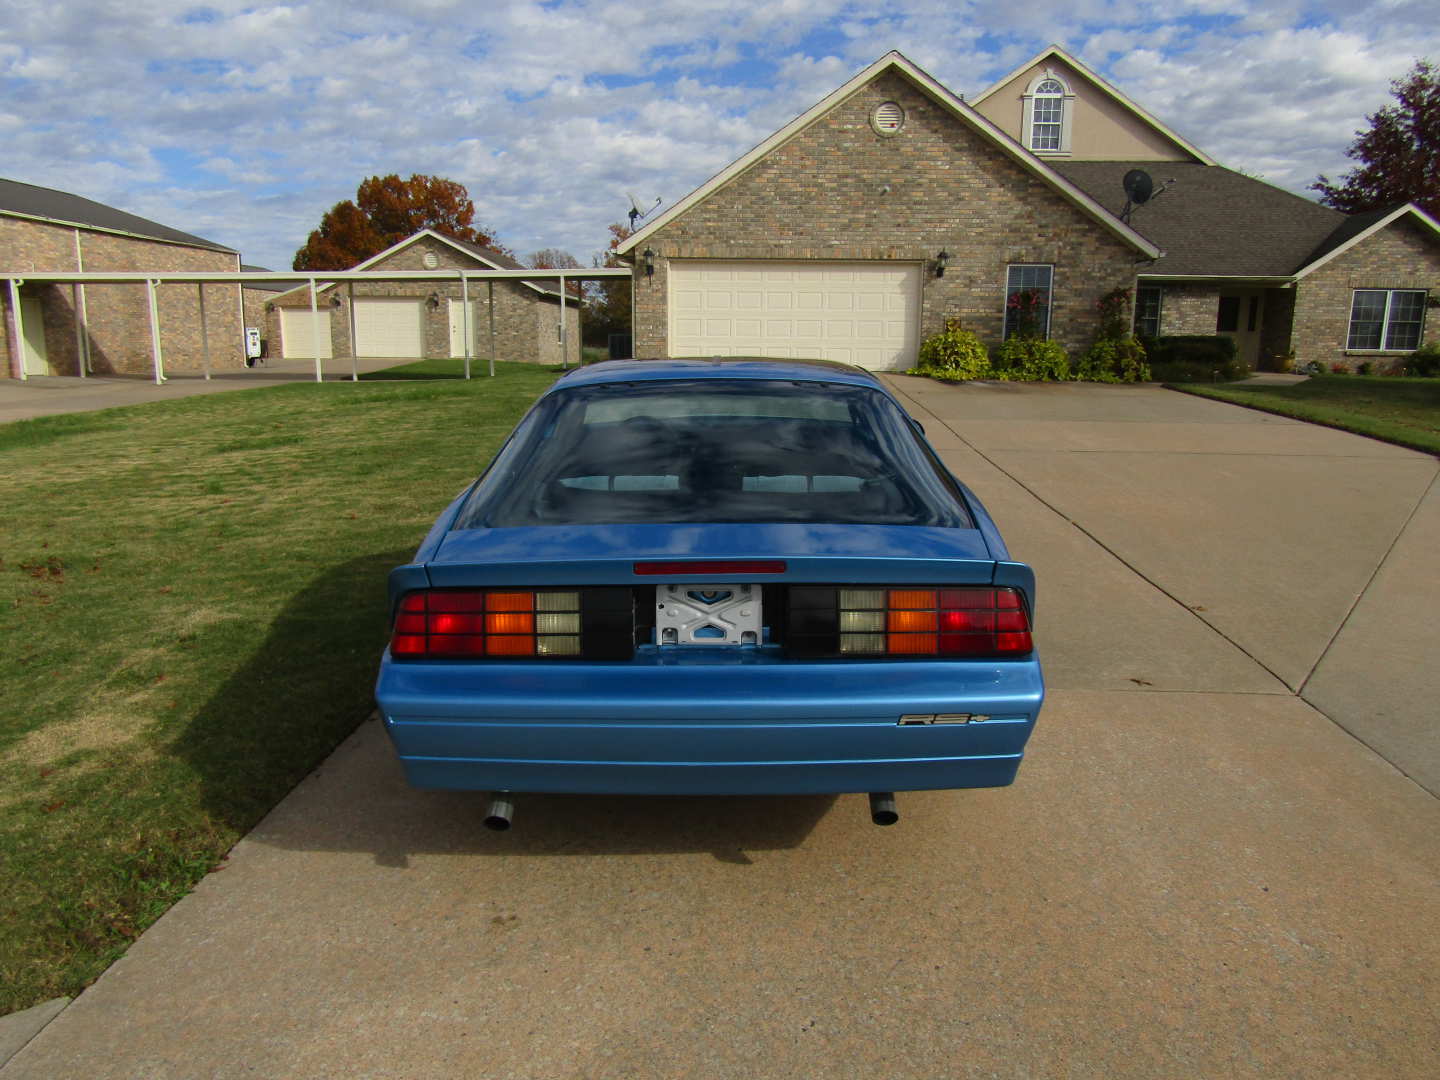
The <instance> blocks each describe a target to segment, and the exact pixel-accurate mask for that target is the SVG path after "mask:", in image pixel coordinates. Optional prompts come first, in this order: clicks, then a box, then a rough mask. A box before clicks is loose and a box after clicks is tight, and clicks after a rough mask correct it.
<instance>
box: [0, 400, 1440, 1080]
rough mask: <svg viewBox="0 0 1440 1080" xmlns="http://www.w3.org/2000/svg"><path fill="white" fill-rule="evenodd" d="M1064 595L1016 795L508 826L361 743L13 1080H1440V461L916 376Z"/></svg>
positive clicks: (1154, 404) (164, 926)
mask: <svg viewBox="0 0 1440 1080" xmlns="http://www.w3.org/2000/svg"><path fill="white" fill-rule="evenodd" d="M892 383H893V385H894V386H895V387H896V388H897V389H898V390H899V391H900V392H901V393H902V394H903V395H905V396H906V397H907V398H908V400H909V402H910V404H911V406H912V408H913V411H914V412H915V413H916V415H917V416H919V417H920V418H921V419H922V420H923V422H924V423H925V425H926V427H927V429H928V431H929V434H930V437H931V439H932V441H933V442H934V443H935V444H936V446H937V447H938V448H939V449H940V450H941V452H942V454H943V455H944V456H945V457H946V459H947V460H948V461H949V463H950V464H951V466H952V467H953V468H954V470H955V471H956V473H957V474H958V475H960V476H961V477H962V478H964V479H965V480H966V481H967V482H968V483H970V484H971V485H972V486H973V487H974V488H975V489H976V490H977V491H978V492H979V493H980V495H981V497H982V498H983V499H984V500H985V501H986V503H987V505H988V506H989V508H990V509H991V511H992V512H993V513H994V514H995V516H996V518H997V519H998V520H999V522H1000V524H1001V526H1002V528H1003V529H1004V531H1005V533H1006V535H1007V537H1008V538H1009V539H1010V540H1011V542H1012V543H1013V545H1014V554H1015V556H1016V557H1018V558H1022V559H1026V560H1028V561H1030V562H1032V563H1034V564H1035V566H1036V567H1037V569H1038V571H1039V573H1040V581H1041V593H1040V612H1039V614H1040V620H1041V621H1040V625H1039V636H1040V641H1041V643H1042V649H1043V652H1044V657H1045V662H1046V665H1047V671H1048V674H1049V679H1050V683H1051V687H1052V694H1051V697H1050V700H1049V703H1048V704H1047V706H1046V710H1045V712H1044V714H1043V715H1042V717H1041V721H1040V726H1039V728H1038V730H1037V733H1036V736H1035V738H1034V740H1033V742H1032V743H1031V752H1030V755H1029V756H1028V758H1027V761H1026V764H1025V765H1024V767H1023V768H1022V769H1021V772H1020V778H1019V780H1018V782H1017V783H1016V785H1015V786H1014V787H1011V788H1007V789H1000V790H991V791H961V792H932V793H917V794H909V795H902V796H901V798H900V810H901V814H902V818H901V822H900V824H899V825H898V826H896V827H895V828H892V829H884V830H882V829H877V828H875V827H874V826H872V825H870V824H869V822H868V819H867V816H866V813H865V801H864V798H863V797H862V796H842V797H839V798H834V799H831V798H792V799H763V800H754V801H749V802H741V801H736V800H722V799H693V800H683V799H667V800H642V799H614V798H540V797H534V798H525V799H522V800H521V802H520V804H519V808H518V815H517V818H516V827H515V829H514V830H513V831H511V832H510V833H507V834H491V833H487V832H484V831H483V830H482V829H481V828H480V827H479V819H480V816H481V814H482V812H483V798H482V797H480V796H468V795H461V794H447V793H423V792H415V791H410V790H408V789H406V787H405V786H404V784H403V782H402V781H401V778H400V775H399V772H398V769H397V767H396V765H395V763H394V761H393V759H392V757H391V754H390V752H389V749H388V747H387V745H386V743H385V740H384V736H383V733H382V732H381V730H380V728H379V725H378V724H377V723H375V722H373V721H372V722H368V723H365V724H364V725H362V727H361V728H360V729H359V731H358V732H357V733H356V734H355V736H354V737H353V738H351V739H350V740H349V741H348V742H347V743H345V744H344V745H343V746H342V747H341V748H340V749H339V750H338V751H337V752H336V754H335V755H334V756H333V757H332V758H331V759H330V760H329V761H328V762H326V763H325V765H324V766H323V767H321V768H320V769H319V770H318V771H317V772H316V773H315V774H314V775H313V776H311V777H310V778H309V779H308V780H306V781H305V782H304V783H302V784H301V785H300V786H299V787H298V788H297V789H296V790H295V791H294V792H293V793H292V794H291V795H290V796H289V797H288V798H287V799H286V800H285V801H284V802H283V803H282V804H281V805H280V806H279V807H278V808H277V809H276V810H275V811H274V812H273V813H272V814H271V815H270V816H269V817H268V818H266V820H265V821H264V822H263V823H262V824H261V825H260V827H259V828H257V829H256V830H255V832H254V833H253V834H252V835H251V836H249V837H248V838H247V839H245V840H244V841H243V842H242V843H241V844H239V845H238V846H237V847H236V849H235V851H234V852H233V854H232V856H231V858H230V859H229V861H228V863H227V865H226V867H225V868H224V869H223V870H222V871H220V872H217V873H215V874H212V875H210V877H208V878H207V879H206V880H205V881H204V882H202V883H201V885H200V887H199V888H198V889H197V890H196V891H195V893H194V894H193V895H191V896H190V897H188V898H187V899H185V900H184V901H182V902H181V903H180V904H179V905H177V906H176V907H175V908H174V909H173V910H172V911H171V912H170V913H169V914H168V915H166V916H165V917H164V918H163V919H162V920H161V921H160V922H159V923H158V924H156V926H155V927H153V928H152V929H151V930H150V931H149V932H148V933H146V934H145V935H144V936H143V937H142V938H141V939H140V940H139V941H138V942H137V943H136V944H135V945H134V947H133V948H132V949H131V950H130V952H129V953H128V955H126V956H125V957H124V958H123V959H122V960H120V961H119V962H118V963H117V964H115V966H114V967H113V968H112V969H111V970H110V971H109V972H107V973H106V974H105V975H104V976H103V977H102V978H101V979H100V980H99V982H97V983H96V984H95V986H94V987H92V988H91V989H90V990H88V991H86V992H85V993H84V994H83V995H82V996H81V997H80V998H78V999H77V1000H76V1001H75V1002H74V1003H73V1004H71V1005H70V1006H69V1007H68V1008H66V1009H65V1010H64V1011H63V1012H62V1013H61V1014H60V1015H59V1017H58V1018H57V1019H55V1020H54V1021H53V1022H51V1023H50V1024H49V1025H48V1026H47V1027H45V1028H44V1030H43V1031H41V1032H40V1034H39V1035H38V1036H37V1037H35V1038H34V1039H33V1040H32V1041H31V1042H30V1043H29V1044H28V1045H27V1046H26V1047H25V1048H24V1049H23V1050H21V1051H20V1053H19V1054H17V1055H16V1056H15V1057H14V1058H13V1059H12V1060H11V1061H10V1063H9V1064H8V1065H7V1066H5V1067H4V1068H3V1069H0V1080H21V1078H28V1077H44V1078H47V1080H53V1078H56V1077H82V1076H83V1077H120V1076H123V1077H146V1078H159V1077H193V1076H216V1077H230V1076H267V1077H282V1076H300V1077H328V1076H335V1077H341V1076H343V1077H352V1076H385V1077H390V1076H417V1077H419V1076H424V1077H436V1076H465V1077H473V1076H484V1077H537V1078H539V1077H544V1078H558V1077H672V1076H694V1077H705V1078H711V1077H770V1076H797V1077H806V1078H810V1077H837V1078H844V1080H853V1078H854V1077H856V1076H858V1075H870V1076H882V1077H949V1076H985V1077H991V1076H996V1077H1045V1076H1065V1077H1131V1076H1134V1077H1141V1076H1144V1077H1150V1076H1162V1077H1172V1076H1197V1077H1202V1076H1203V1077H1213V1076H1225V1077H1232V1076H1252V1077H1267V1078H1270V1077H1309V1076H1344V1077H1433V1076H1434V1075H1435V1074H1436V1061H1437V1060H1440V802H1437V799H1436V794H1437V793H1440V751H1437V736H1436V727H1437V722H1436V712H1437V710H1436V708H1435V704H1434V703H1435V701H1436V700H1437V697H1440V675H1437V668H1440V665H1437V664H1436V662H1435V661H1436V656H1437V649H1436V646H1437V644H1440V640H1437V634H1436V630H1435V619H1434V612H1435V611H1436V610H1437V606H1440V581H1437V572H1436V569H1435V567H1436V563H1435V558H1434V553H1435V551H1436V549H1437V545H1440V496H1437V493H1436V474H1437V462H1436V460H1435V459H1433V458H1430V457H1427V456H1424V455H1421V454H1415V453H1411V452H1408V451H1404V450H1399V449H1396V448H1394V447H1389V446H1385V445H1383V444H1380V443H1376V442H1371V441H1369V440H1365V439H1361V438H1357V437H1353V436H1349V435H1345V434H1341V433H1338V432H1333V431H1329V430H1326V429H1323V428H1317V427H1310V426H1308V425H1304V424H1300V423H1296V422H1292V421H1288V420H1284V419H1280V418H1277V417H1270V416H1265V415H1262V414H1259V413H1254V412H1249V411H1246V410H1243V409H1238V408H1234V407H1231V406H1227V405H1222V404H1219V403H1215V402H1209V401H1204V400H1200V399H1196V398H1189V397H1184V396H1181V395H1179V394H1173V393H1168V392H1165V391H1161V390H1156V389H1150V388H1122V387H1090V386H1023V387H1022V386H961V387H945V386H940V385H937V384H934V383H929V382H924V381H919V380H914V379H909V378H904V377H897V378H894V379H893V380H892Z"/></svg>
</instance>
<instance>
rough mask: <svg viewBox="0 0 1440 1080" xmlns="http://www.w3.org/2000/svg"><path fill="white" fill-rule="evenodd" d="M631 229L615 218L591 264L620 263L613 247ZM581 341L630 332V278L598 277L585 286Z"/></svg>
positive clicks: (602, 340)
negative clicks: (602, 248)
mask: <svg viewBox="0 0 1440 1080" xmlns="http://www.w3.org/2000/svg"><path fill="white" fill-rule="evenodd" d="M630 233H631V230H630V229H628V228H626V227H625V226H624V225H621V224H620V223H619V222H618V221H617V222H615V223H614V224H612V225H611V226H610V247H609V248H608V249H607V250H606V251H604V252H601V253H598V254H596V255H595V256H594V257H593V258H592V259H591V260H590V264H591V265H592V266H597V267H599V266H606V267H617V266H624V265H625V264H624V263H622V262H621V261H620V260H619V258H617V257H616V255H615V249H616V248H617V247H619V246H620V245H621V244H622V243H623V242H624V241H626V240H628V239H629V238H630ZM584 326H585V329H584V335H585V344H587V345H605V344H606V343H607V342H608V341H609V339H610V335H611V334H628V333H629V332H630V281H629V280H628V279H627V278H601V279H600V280H599V281H592V282H590V283H589V287H588V288H587V289H586V290H585V323H584Z"/></svg>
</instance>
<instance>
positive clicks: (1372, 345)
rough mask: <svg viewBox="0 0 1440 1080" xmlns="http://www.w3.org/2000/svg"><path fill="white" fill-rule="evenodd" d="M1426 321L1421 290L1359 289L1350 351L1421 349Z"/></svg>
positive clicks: (1352, 314) (1354, 303)
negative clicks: (1422, 328)
mask: <svg viewBox="0 0 1440 1080" xmlns="http://www.w3.org/2000/svg"><path fill="white" fill-rule="evenodd" d="M1424 321H1425V293H1424V292H1423V291H1421V290H1419V289H1356V290H1355V295H1354V299H1353V300H1352V301H1351V303H1350V334H1349V336H1348V337H1347V338H1346V340H1345V347H1346V348H1347V349H1394V350H1397V351H1399V350H1405V349H1417V348H1419V347H1420V329H1421V326H1422V325H1423V323H1424Z"/></svg>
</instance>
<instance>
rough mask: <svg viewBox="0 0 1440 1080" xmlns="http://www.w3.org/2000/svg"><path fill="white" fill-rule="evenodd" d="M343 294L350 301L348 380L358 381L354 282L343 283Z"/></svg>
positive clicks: (358, 367)
mask: <svg viewBox="0 0 1440 1080" xmlns="http://www.w3.org/2000/svg"><path fill="white" fill-rule="evenodd" d="M345 295H346V297H347V299H348V300H349V302H350V313H349V326H350V381H351V382H359V381H360V357H358V356H357V355H356V352H357V350H356V348H355V282H353V281H347V282H346V283H345Z"/></svg>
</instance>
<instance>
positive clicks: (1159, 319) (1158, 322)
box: [1052, 285, 1165, 337]
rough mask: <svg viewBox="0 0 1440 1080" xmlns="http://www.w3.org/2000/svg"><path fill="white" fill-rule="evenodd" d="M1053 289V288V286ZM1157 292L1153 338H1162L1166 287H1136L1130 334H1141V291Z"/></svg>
mask: <svg viewBox="0 0 1440 1080" xmlns="http://www.w3.org/2000/svg"><path fill="white" fill-rule="evenodd" d="M1052 287H1053V286H1052ZM1141 289H1145V290H1150V289H1154V290H1155V297H1156V303H1155V333H1154V335H1153V336H1155V337H1159V336H1160V329H1161V327H1162V326H1163V325H1164V323H1165V287H1164V286H1163V285H1137V286H1135V311H1134V315H1133V317H1132V318H1131V320H1130V332H1131V333H1133V334H1138V333H1140V290H1141Z"/></svg>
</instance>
